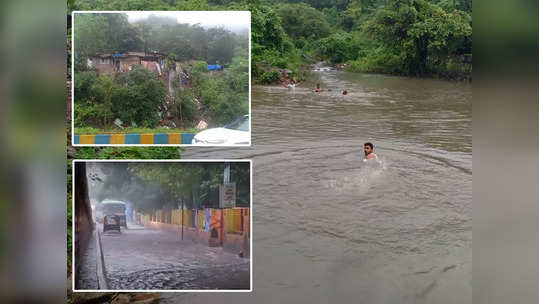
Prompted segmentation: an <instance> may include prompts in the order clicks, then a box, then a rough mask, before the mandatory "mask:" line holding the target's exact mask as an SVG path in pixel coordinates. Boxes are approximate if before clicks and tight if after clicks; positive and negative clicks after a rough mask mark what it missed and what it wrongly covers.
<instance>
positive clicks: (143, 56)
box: [87, 52, 164, 76]
mask: <svg viewBox="0 0 539 304" xmlns="http://www.w3.org/2000/svg"><path fill="white" fill-rule="evenodd" d="M163 58H164V56H163V55H162V54H158V53H143V52H128V53H127V54H102V55H97V56H93V57H88V62H87V63H88V67H90V68H95V69H96V70H97V71H98V72H99V73H100V74H108V75H112V74H114V73H117V72H127V71H130V70H131V69H132V66H133V65H135V64H140V65H142V66H143V67H144V68H145V69H147V70H149V71H151V72H154V73H157V74H158V75H159V76H161V75H162V70H163Z"/></svg>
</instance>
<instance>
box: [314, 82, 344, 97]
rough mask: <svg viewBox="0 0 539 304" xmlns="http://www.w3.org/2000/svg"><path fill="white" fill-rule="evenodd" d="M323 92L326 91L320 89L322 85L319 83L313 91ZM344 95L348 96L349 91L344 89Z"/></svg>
mask: <svg viewBox="0 0 539 304" xmlns="http://www.w3.org/2000/svg"><path fill="white" fill-rule="evenodd" d="M322 91H324V89H322V88H321V87H320V84H319V83H317V84H316V88H315V89H314V90H313V92H316V93H319V92H322ZM328 91H331V89H329V90H328ZM342 94H343V95H346V94H348V91H346V89H344V90H343V91H342Z"/></svg>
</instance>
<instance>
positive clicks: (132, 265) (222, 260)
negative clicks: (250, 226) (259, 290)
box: [101, 226, 250, 290]
mask: <svg viewBox="0 0 539 304" xmlns="http://www.w3.org/2000/svg"><path fill="white" fill-rule="evenodd" d="M129 228H130V229H126V230H125V229H122V232H121V233H117V232H106V233H101V242H102V248H103V255H104V259H105V269H106V275H107V279H108V283H109V289H123V290H126V289H133V290H134V289H137V290H147V289H155V290H164V289H182V290H186V289H187V290H198V289H249V288H250V287H249V286H250V285H249V280H250V273H249V265H250V261H249V259H245V258H240V257H238V256H237V255H235V254H232V253H228V252H225V251H223V249H222V248H221V247H208V246H205V245H202V244H195V243H193V242H192V241H187V240H184V241H181V240H180V236H179V234H176V233H171V232H165V231H161V230H152V229H144V228H143V227H141V226H130V227H129Z"/></svg>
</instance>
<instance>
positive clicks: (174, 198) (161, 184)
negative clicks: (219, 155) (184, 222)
mask: <svg viewBox="0 0 539 304" xmlns="http://www.w3.org/2000/svg"><path fill="white" fill-rule="evenodd" d="M98 167H99V168H100V170H99V171H97V172H98V173H96V175H97V176H96V178H95V180H94V181H93V183H92V185H93V186H94V187H95V189H94V190H95V191H93V195H94V197H93V198H95V199H96V200H97V201H101V200H103V199H105V198H110V199H119V200H124V201H130V202H132V203H133V204H134V205H135V207H136V209H137V210H139V211H143V212H151V211H154V210H158V209H173V208H178V207H179V206H180V204H182V203H183V205H184V206H185V207H186V208H202V207H214V208H218V206H219V196H218V193H219V185H220V184H222V181H223V171H224V164H223V163H220V162H203V163H191V162H181V163H180V162H175V163H174V162H162V163H155V162H137V163H135V162H133V163H127V162H122V163H100V164H98ZM230 179H231V182H235V183H236V188H237V205H238V206H244V207H248V206H249V204H250V203H249V202H250V166H249V163H247V162H241V163H240V162H238V163H231V165H230Z"/></svg>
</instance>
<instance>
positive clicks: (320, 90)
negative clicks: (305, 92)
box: [313, 83, 324, 92]
mask: <svg viewBox="0 0 539 304" xmlns="http://www.w3.org/2000/svg"><path fill="white" fill-rule="evenodd" d="M323 90H324V89H322V88H321V87H320V84H319V83H317V84H316V89H314V90H313V92H322V91H323Z"/></svg>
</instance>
